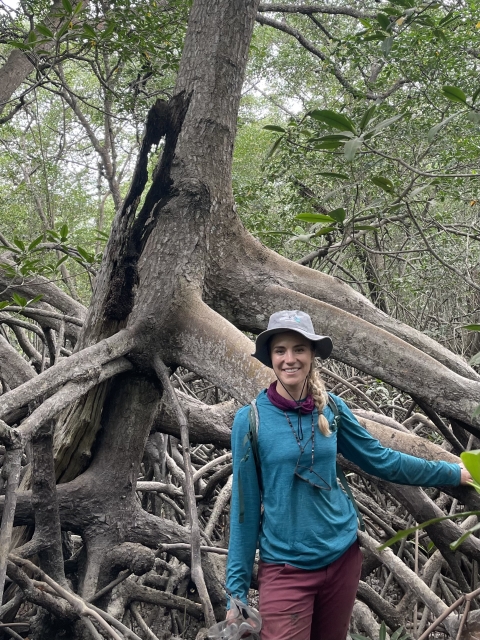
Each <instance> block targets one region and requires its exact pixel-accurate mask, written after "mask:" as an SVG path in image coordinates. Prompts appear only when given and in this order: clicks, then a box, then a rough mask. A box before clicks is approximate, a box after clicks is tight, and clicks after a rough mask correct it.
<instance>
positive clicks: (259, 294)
mask: <svg viewBox="0 0 480 640" xmlns="http://www.w3.org/2000/svg"><path fill="white" fill-rule="evenodd" d="M291 270H292V271H293V268H292V267H291ZM309 273H310V274H311V276H310V279H309V291H310V294H311V295H312V294H313V295H314V294H315V292H314V282H313V280H314V278H312V275H313V274H314V273H316V272H312V271H309ZM278 275H279V274H278ZM332 280H333V278H332ZM293 283H294V284H296V286H297V287H298V285H299V283H298V281H297V282H295V280H293ZM250 286H251V285H250ZM298 288H299V287H298ZM336 288H337V290H338V285H336ZM252 289H253V290H252ZM230 295H231V294H230ZM245 295H248V299H249V300H250V304H249V306H248V308H247V309H243V310H242V314H243V317H242V322H243V323H244V324H243V328H245V329H247V330H250V331H255V332H257V331H259V330H260V329H261V330H263V329H264V327H265V321H264V320H263V319H264V318H265V319H266V318H268V316H269V314H270V313H271V310H272V309H274V308H275V309H303V310H305V311H306V312H307V313H309V314H310V315H311V317H312V320H313V323H314V326H316V327H319V328H325V329H323V330H324V331H325V332H327V331H328V333H329V334H330V335H331V337H332V340H333V345H334V348H333V357H334V358H337V359H340V360H341V361H342V362H345V363H346V364H349V365H352V366H354V367H356V368H359V369H361V370H362V371H365V372H366V373H369V374H370V375H373V376H374V377H376V378H380V379H381V380H384V381H385V382H388V383H389V384H391V385H393V386H395V387H397V388H399V389H403V390H404V391H406V392H407V393H412V394H416V395H417V396H420V392H421V397H422V398H423V399H424V400H425V401H426V402H428V403H429V405H430V406H432V407H434V408H435V409H436V410H438V411H439V412H440V413H441V414H442V415H445V416H451V417H454V418H457V417H458V418H459V419H460V420H462V421H464V422H466V423H468V424H471V425H474V428H475V430H476V431H477V430H478V428H479V426H480V419H478V418H476V417H472V416H473V414H474V411H475V409H476V407H477V406H478V405H479V404H480V383H479V382H476V381H475V382H474V381H473V380H467V379H466V378H463V377H461V376H460V375H458V374H456V373H454V372H453V371H451V370H449V369H447V367H446V366H443V365H442V364H440V363H439V361H438V360H435V359H434V358H432V357H430V356H429V355H427V354H426V353H421V352H420V351H419V350H417V349H415V348H413V347H412V346H411V345H409V344H407V343H406V342H404V341H403V340H400V339H399V338H397V337H395V336H393V335H392V334H391V333H389V332H388V330H385V329H384V328H380V327H379V326H376V327H374V326H372V325H371V324H370V323H369V322H366V321H365V320H362V319H361V318H359V317H358V315H353V313H347V312H345V311H343V310H342V309H339V308H336V307H334V306H332V305H330V304H326V303H325V302H323V301H322V302H321V301H319V300H314V299H313V298H312V297H310V296H309V295H304V294H300V293H297V292H295V291H292V290H289V289H287V288H285V287H283V286H280V285H278V284H272V285H269V286H267V287H266V286H265V283H264V280H263V281H262V286H261V287H258V289H257V288H254V287H251V290H250V292H249V293H245V292H242V296H243V299H244V296H245ZM329 297H330V299H331V297H332V296H331V294H330V296H329ZM359 298H360V296H359ZM343 304H345V301H343ZM252 312H253V313H252ZM247 313H250V314H251V315H250V318H249V320H250V322H251V324H247V322H246V316H247ZM381 315H382V317H383V319H384V321H385V324H387V327H388V325H389V323H388V316H386V314H381ZM258 318H262V321H259V320H258ZM392 324H393V322H392ZM398 326H399V328H402V325H400V323H398ZM426 381H428V384H426ZM452 397H454V398H457V399H458V401H457V402H452Z"/></svg>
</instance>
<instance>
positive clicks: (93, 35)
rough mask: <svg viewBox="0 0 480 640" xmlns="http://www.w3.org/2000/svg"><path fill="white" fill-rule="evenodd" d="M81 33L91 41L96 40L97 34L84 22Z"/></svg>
mask: <svg viewBox="0 0 480 640" xmlns="http://www.w3.org/2000/svg"><path fill="white" fill-rule="evenodd" d="M83 33H84V34H85V35H86V36H87V37H88V38H90V39H91V40H96V39H97V38H98V34H97V32H96V31H95V30H94V29H92V27H91V26H90V25H89V24H87V23H86V22H84V23H83Z"/></svg>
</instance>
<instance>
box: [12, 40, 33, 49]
mask: <svg viewBox="0 0 480 640" xmlns="http://www.w3.org/2000/svg"><path fill="white" fill-rule="evenodd" d="M7 44H9V45H10V46H11V47H14V48H15V49H21V50H22V51H30V49H31V48H32V47H31V45H30V46H29V45H28V44H25V43H24V42H21V41H20V40H9V41H8V42H7Z"/></svg>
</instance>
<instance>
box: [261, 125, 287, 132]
mask: <svg viewBox="0 0 480 640" xmlns="http://www.w3.org/2000/svg"><path fill="white" fill-rule="evenodd" d="M262 128H263V129H265V130H266V131H278V132H279V133H285V131H286V129H284V128H283V127H279V126H278V125H276V124H267V125H265V126H264V127H262Z"/></svg>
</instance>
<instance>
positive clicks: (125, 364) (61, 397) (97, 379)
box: [19, 358, 132, 441]
mask: <svg viewBox="0 0 480 640" xmlns="http://www.w3.org/2000/svg"><path fill="white" fill-rule="evenodd" d="M131 368H132V364H131V362H129V361H128V360H126V359H125V358H117V359H116V360H113V361H112V362H108V363H107V364H105V365H104V366H97V367H95V366H93V367H91V368H90V370H89V371H88V372H86V373H85V374H84V375H83V376H82V377H81V378H80V379H78V380H73V381H71V382H68V383H67V384H66V385H65V386H64V387H62V388H61V389H60V390H59V391H57V392H56V393H55V394H54V395H53V396H51V397H50V398H48V399H47V400H45V401H44V402H42V404H41V405H40V406H39V407H38V409H35V411H33V413H31V414H30V415H29V416H28V418H26V419H25V420H24V421H23V422H22V424H21V425H20V427H19V431H20V433H21V434H22V437H23V438H24V440H25V441H27V440H29V439H30V438H31V437H32V435H33V434H34V433H35V432H36V431H37V430H38V429H39V428H41V427H42V426H43V425H44V424H45V423H46V422H48V421H49V420H51V418H53V417H54V416H56V415H57V414H58V413H60V411H62V409H65V408H66V407H68V406H70V405H71V404H72V403H73V402H75V400H78V399H79V398H81V397H82V396H84V395H85V394H86V393H87V392H88V391H90V389H93V388H94V387H96V386H97V385H99V384H101V383H102V382H104V381H105V380H108V379H109V378H112V377H113V376H116V375H117V374H119V373H122V372H123V371H128V370H129V369H131ZM49 371H50V369H49ZM57 439H58V437H56V440H57Z"/></svg>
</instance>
